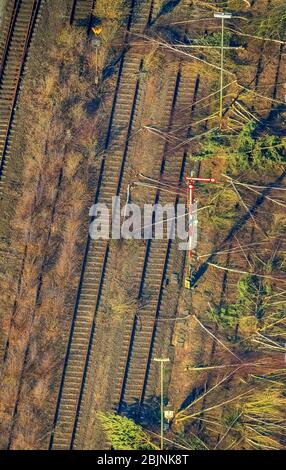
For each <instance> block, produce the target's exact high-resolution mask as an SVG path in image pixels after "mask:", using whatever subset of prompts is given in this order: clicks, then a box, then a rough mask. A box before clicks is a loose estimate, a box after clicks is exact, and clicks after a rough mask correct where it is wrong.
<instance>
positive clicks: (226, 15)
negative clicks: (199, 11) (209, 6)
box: [214, 12, 232, 120]
mask: <svg viewBox="0 0 286 470" xmlns="http://www.w3.org/2000/svg"><path fill="white" fill-rule="evenodd" d="M214 17H215V18H221V55H220V100H219V117H220V120H222V114H223V85H224V75H223V66H224V20H225V19H229V18H231V17H232V14H231V13H224V12H219V13H214Z"/></svg>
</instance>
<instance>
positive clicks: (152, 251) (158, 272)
mask: <svg viewBox="0 0 286 470" xmlns="http://www.w3.org/2000/svg"><path fill="white" fill-rule="evenodd" d="M196 89H197V74H196V73H195V72H192V70H191V69H190V68H188V67H185V68H184V67H183V68H182V69H181V70H180V72H179V73H178V76H177V82H176V87H175V92H174V100H173V108H172V111H171V120H172V123H171V125H170V130H171V131H173V132H175V135H176V137H177V138H181V139H185V138H186V137H187V134H188V128H187V129H186V128H185V127H184V124H185V123H186V117H187V113H186V114H185V113H184V114H182V113H180V110H182V109H185V108H186V107H187V106H190V104H191V103H192V102H193V98H194V95H195V93H196ZM189 110H190V108H189ZM187 120H188V119H187ZM181 126H183V130H182V131H181V132H177V133H176V128H180V127H181ZM185 157H186V155H185V153H184V149H179V150H176V151H172V148H170V144H165V146H164V149H163V158H162V161H161V168H160V172H159V176H161V177H163V176H164V177H167V178H168V177H172V181H176V182H177V183H179V182H180V181H181V179H182V176H183V170H184V163H185ZM155 201H156V202H159V203H161V204H162V205H165V204H174V203H176V197H174V196H173V195H169V194H167V195H166V193H161V194H160V192H158V193H157V194H156V197H155ZM175 251H176V248H175V242H173V241H172V240H167V239H164V240H149V243H148V244H147V247H146V251H145V254H144V264H143V266H141V267H140V266H138V267H137V271H138V276H139V279H140V282H139V295H138V297H139V299H140V298H144V297H146V294H147V293H148V292H152V294H151V296H150V298H149V300H148V303H147V305H146V306H145V307H143V308H142V309H140V317H139V316H135V318H133V319H130V322H129V328H127V329H126V336H125V337H124V338H123V343H124V345H125V351H124V352H125V354H123V355H122V359H121V363H120V366H119V368H118V378H117V384H116V386H115V397H114V408H115V410H116V411H117V412H119V413H120V412H124V411H126V412H127V413H128V409H129V408H133V407H134V405H135V404H137V406H138V413H139V411H140V408H141V407H142V406H143V404H144V399H145V393H146V389H147V385H148V381H149V382H150V380H149V379H150V377H151V376H153V370H154V369H155V365H154V364H153V361H152V359H153V358H154V355H156V353H157V351H158V350H159V349H160V343H161V342H160V341H157V342H156V341H155V339H156V338H157V337H158V336H157V334H158V329H164V324H162V323H161V324H160V323H158V320H159V319H160V318H165V319H166V318H168V315H171V316H173V315H174V312H172V313H170V312H168V310H169V309H168V305H167V303H166V302H165V293H166V292H167V287H166V279H167V277H168V274H169V275H171V274H172V273H171V272H170V269H172V263H171V261H172V259H173V257H174V254H175ZM169 268H170V269H169ZM155 345H156V347H155ZM153 394H154V389H153V388H152V386H150V391H149V394H148V395H149V397H150V396H152V395H153Z"/></svg>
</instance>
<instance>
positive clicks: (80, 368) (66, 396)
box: [50, 1, 151, 449]
mask: <svg viewBox="0 0 286 470" xmlns="http://www.w3.org/2000/svg"><path fill="white" fill-rule="evenodd" d="M150 4H151V2H144V4H143V5H142V6H141V8H140V10H139V9H137V11H136V16H135V17H134V9H135V8H136V6H137V2H136V1H132V3H131V10H130V18H129V22H128V25H127V30H128V31H131V32H141V31H143V30H144V28H145V27H146V25H147V21H148V18H149V14H150ZM141 68H142V59H141V55H140V54H139V53H136V52H132V51H130V52H129V53H126V52H125V53H124V54H123V56H122V59H121V63H120V66H119V74H118V81H117V86H116V92H115V98H114V103H113V108H112V112H111V118H110V124H109V129H108V133H107V137H106V142H105V148H106V156H105V158H104V159H103V160H102V165H101V169H100V176H99V182H98V189H97V193H96V196H95V200H96V201H100V202H105V203H106V204H107V205H108V207H110V205H111V198H112V196H114V195H116V194H119V193H120V191H121V183H122V176H123V173H124V168H125V163H126V157H127V152H128V145H129V144H128V140H129V136H130V133H131V130H132V124H133V119H134V113H135V108H136V104H137V102H138V99H139V98H140V97H139V82H140V78H139V77H140V71H141ZM127 83H128V87H127V86H126V84H127ZM108 256H109V247H108V243H107V241H105V240H91V239H90V238H89V239H88V243H87V247H86V252H85V257H84V262H83V268H82V275H81V281H80V285H79V291H78V296H77V301H76V306H75V311H74V319H73V322H72V326H71V332H70V338H69V344H68V350H67V355H66V360H65V365H64V371H63V376H62V382H61V385H60V391H59V397H58V403H57V406H56V412H55V419H54V430H53V432H52V435H51V440H50V448H51V449H67V448H72V447H73V444H74V438H75V430H76V425H77V419H78V413H79V407H80V403H81V398H82V393H83V386H84V383H85V380H86V375H87V372H88V362H89V357H90V350H91V344H92V338H93V335H94V329H95V312H96V309H97V306H98V303H99V300H100V296H101V290H102V284H103V281H104V277H105V269H106V263H107V259H108Z"/></svg>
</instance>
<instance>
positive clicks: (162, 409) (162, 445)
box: [154, 357, 170, 450]
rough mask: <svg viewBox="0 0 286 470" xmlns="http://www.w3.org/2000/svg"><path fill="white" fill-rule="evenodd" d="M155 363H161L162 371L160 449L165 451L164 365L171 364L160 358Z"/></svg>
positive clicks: (155, 359) (166, 359)
mask: <svg viewBox="0 0 286 470" xmlns="http://www.w3.org/2000/svg"><path fill="white" fill-rule="evenodd" d="M154 361H155V362H160V371H161V377H160V379H161V380H160V382H161V433H160V449H161V450H163V449H164V363H165V362H169V361H170V359H169V358H168V357H165V358H163V357H159V358H154Z"/></svg>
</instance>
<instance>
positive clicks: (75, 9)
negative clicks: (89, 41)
mask: <svg viewBox="0 0 286 470" xmlns="http://www.w3.org/2000/svg"><path fill="white" fill-rule="evenodd" d="M94 6H95V0H73V1H72V4H71V8H70V23H71V24H74V25H75V26H82V27H85V28H86V29H87V32H88V33H89V29H90V26H91V20H92V11H93V8H94Z"/></svg>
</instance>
